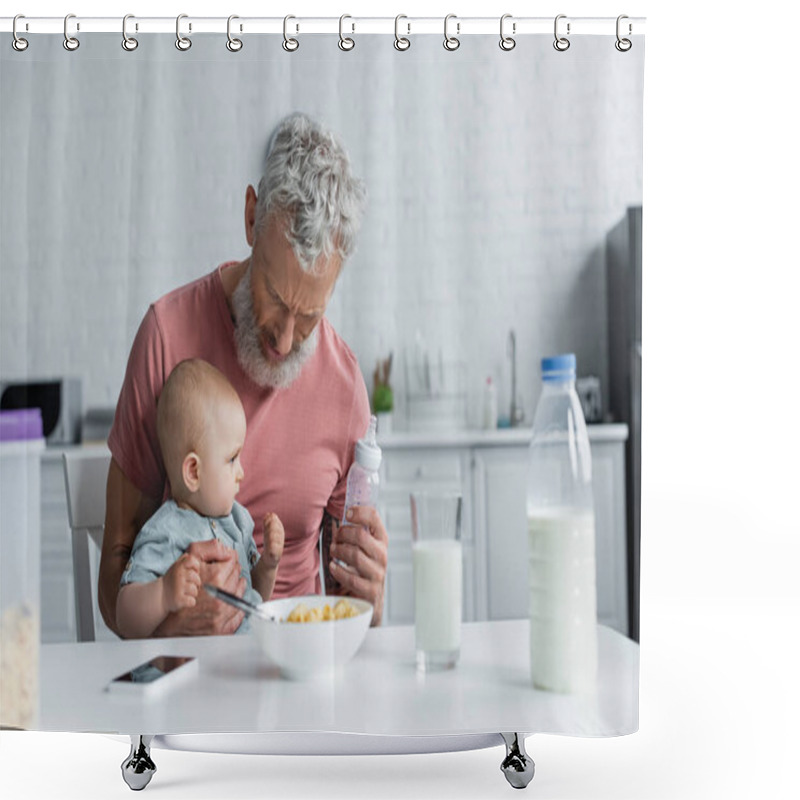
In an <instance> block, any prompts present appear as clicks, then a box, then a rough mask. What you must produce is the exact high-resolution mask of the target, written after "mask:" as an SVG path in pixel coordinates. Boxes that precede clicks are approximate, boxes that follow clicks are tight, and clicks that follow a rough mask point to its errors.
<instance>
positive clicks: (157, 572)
mask: <svg viewBox="0 0 800 800" xmlns="http://www.w3.org/2000/svg"><path fill="white" fill-rule="evenodd" d="M253 528H254V524H253V518H252V517H251V516H250V513H249V512H248V511H247V509H246V508H245V507H244V506H241V505H239V503H237V502H236V501H234V503H233V508H232V509H231V513H230V514H228V516H227V517H204V516H201V515H200V514H198V513H197V512H196V511H191V510H187V509H184V508H180V507H179V506H178V504H177V503H176V502H175V501H174V500H167V501H166V502H165V503H164V504H163V505H162V506H161V508H159V509H158V511H156V513H155V514H153V516H152V517H150V519H149V520H147V522H146V523H145V524H144V526H143V527H142V529H141V530H140V531H139V533H138V535H137V536H136V539H135V540H134V542H133V550H132V551H131V557H130V559H129V560H128V564H127V566H126V567H125V571H124V572H123V573H122V578H121V579H120V586H125V584H127V583H149V582H150V581H154V580H156V578H160V577H162V576H163V575H164V574H165V573H166V572H167V570H169V568H170V567H171V566H172V565H173V564H174V563H175V562H176V561H177V560H178V557H179V556H181V555H182V554H183V552H184V551H185V550H186V549H187V548H188V547H189V545H190V544H191V543H192V542H205V541H210V540H212V539H219V540H220V541H221V542H222V544H224V545H225V546H226V547H232V548H233V549H234V550H236V555H237V556H238V557H239V566H240V567H241V570H242V577H243V578H244V579H245V580H246V581H247V588H246V589H245V593H244V599H245V600H249V601H250V602H251V603H253V604H255V605H260V604H261V603H263V602H264V600H263V599H262V597H261V595H260V594H259V593H258V592H257V591H256V590H255V589H254V588H253V581H252V579H251V577H250V570H251V569H252V568H253V567H254V566H255V565H256V564H257V563H258V559H259V558H260V555H259V553H258V548H257V547H256V543H255V540H254V539H253ZM267 599H269V598H267ZM249 630H250V618H249V617H245V618H244V621H243V622H242V624H241V625H240V626H239V629H238V630H237V631H236V633H247V632H248V631H249Z"/></svg>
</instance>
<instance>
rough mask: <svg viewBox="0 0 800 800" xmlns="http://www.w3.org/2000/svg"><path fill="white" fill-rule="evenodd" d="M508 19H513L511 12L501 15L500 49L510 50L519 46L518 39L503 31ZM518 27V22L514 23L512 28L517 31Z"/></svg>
mask: <svg viewBox="0 0 800 800" xmlns="http://www.w3.org/2000/svg"><path fill="white" fill-rule="evenodd" d="M507 19H511V14H503V16H502V17H500V49H501V50H505V51H506V52H508V51H509V50H513V49H514V48H515V47H516V46H517V40H516V39H514V38H513V37H512V36H506V35H505V34H504V33H503V24H504V23H505V21H506V20H507ZM516 28H517V25H516V23H514V26H513V28H512V30H513V32H514V33H516V32H517V31H516Z"/></svg>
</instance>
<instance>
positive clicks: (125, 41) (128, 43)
mask: <svg viewBox="0 0 800 800" xmlns="http://www.w3.org/2000/svg"><path fill="white" fill-rule="evenodd" d="M129 19H135V17H134V16H133V14H126V15H125V16H124V17H123V18H122V49H123V50H127V51H128V52H129V53H131V52H133V51H134V50H135V49H136V48H137V47H138V46H139V40H138V39H134V38H133V37H132V36H128V31H127V25H128V20H129Z"/></svg>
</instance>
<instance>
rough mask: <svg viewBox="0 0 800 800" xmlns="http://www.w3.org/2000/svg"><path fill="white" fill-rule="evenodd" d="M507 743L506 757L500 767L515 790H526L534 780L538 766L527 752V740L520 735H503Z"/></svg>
mask: <svg viewBox="0 0 800 800" xmlns="http://www.w3.org/2000/svg"><path fill="white" fill-rule="evenodd" d="M500 735H501V736H502V737H503V740H504V741H505V743H506V757H505V758H504V759H503V763H502V764H501V765H500V769H501V770H502V771H503V775H505V776H506V780H507V781H508V782H509V783H510V784H511V785H512V786H513V787H514V788H515V789H524V788H525V787H526V786H527V785H528V784H529V783H530V782H531V780H533V773H534V772H535V771H536V765H535V764H534V763H533V759H532V758H531V757H530V756H529V755H528V754H527V753H526V752H525V738H524V736H523V735H522V734H520V733H501V734H500Z"/></svg>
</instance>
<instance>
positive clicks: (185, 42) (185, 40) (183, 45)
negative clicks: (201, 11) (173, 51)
mask: <svg viewBox="0 0 800 800" xmlns="http://www.w3.org/2000/svg"><path fill="white" fill-rule="evenodd" d="M188 17H189V15H188V14H178V18H177V19H176V20H175V47H177V48H178V50H180V51H181V52H185V51H186V50H188V49H189V48H190V47H191V46H192V40H191V39H190V38H189V37H188V36H181V20H182V19H188ZM191 29H192V26H191V25H189V30H191Z"/></svg>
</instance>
